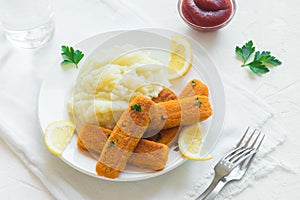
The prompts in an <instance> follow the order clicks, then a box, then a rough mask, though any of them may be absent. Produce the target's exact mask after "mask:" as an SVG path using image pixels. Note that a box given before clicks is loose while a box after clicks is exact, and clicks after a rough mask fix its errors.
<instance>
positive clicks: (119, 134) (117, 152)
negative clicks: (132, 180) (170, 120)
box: [96, 96, 155, 178]
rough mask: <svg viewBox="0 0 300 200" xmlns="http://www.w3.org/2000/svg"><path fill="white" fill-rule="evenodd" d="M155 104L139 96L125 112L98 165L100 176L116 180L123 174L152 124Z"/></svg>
mask: <svg viewBox="0 0 300 200" xmlns="http://www.w3.org/2000/svg"><path fill="white" fill-rule="evenodd" d="M154 104H155V103H154V102H153V101H151V100H150V99H148V98H146V97H142V96H137V97H135V98H134V99H133V101H132V102H131V103H130V104H129V108H128V109H127V110H126V111H124V113H123V114H122V116H121V118H120V119H119V121H118V123H117V125H116V126H115V127H114V129H113V131H112V133H111V134H110V137H109V138H108V140H107V141H106V143H105V145H104V147H103V150H102V152H101V155H100V158H99V160H98V162H97V164H96V172H97V174H98V175H99V176H104V177H107V178H116V177H117V176H118V175H119V173H120V172H122V171H123V170H124V169H125V167H126V164H127V161H128V159H129V157H130V156H131V155H132V153H133V151H134V149H135V148H136V146H137V144H138V142H139V141H140V139H141V137H142V135H143V134H144V132H145V130H146V129H147V127H148V126H149V123H150V115H149V110H150V108H151V106H153V105H154Z"/></svg>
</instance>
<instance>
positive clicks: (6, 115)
mask: <svg viewBox="0 0 300 200" xmlns="http://www.w3.org/2000/svg"><path fill="white" fill-rule="evenodd" d="M131 3H132V2H131ZM135 3H136V4H137V5H134V6H133V4H128V3H124V2H123V1H94V0H90V1H83V0H82V1H81V0H76V1H64V2H60V1H54V5H55V11H56V33H55V37H54V38H53V40H52V41H51V42H50V43H49V44H47V45H46V46H44V47H43V48H41V49H38V50H23V49H17V48H15V47H13V46H12V45H11V44H10V43H9V42H8V41H7V40H6V39H5V38H4V35H3V32H1V35H0V41H1V47H0V60H1V61H2V62H1V63H4V64H3V65H2V66H0V88H1V91H0V97H1V98H0V111H1V112H0V137H1V138H2V139H4V141H5V142H6V143H7V144H8V145H10V147H11V148H12V149H13V151H14V152H15V153H16V154H17V155H18V156H19V157H20V158H21V160H22V161H23V162H24V163H25V165H26V166H27V167H28V168H29V169H30V170H32V172H33V173H34V174H35V175H36V176H37V177H38V178H39V179H40V180H41V182H42V183H43V184H44V185H45V186H46V187H47V188H48V190H49V191H50V192H51V193H52V194H53V196H55V197H56V198H59V199H71V198H75V199H80V198H85V199H96V198H97V199H98V198H99V197H101V199H120V198H121V197H122V198H123V199H141V198H142V199H183V198H187V199H189V198H191V199H192V198H194V197H195V195H196V194H197V193H199V192H200V191H201V190H203V189H204V185H205V184H207V183H208V182H209V179H210V178H211V177H210V176H209V173H208V172H210V170H211V169H212V166H213V164H214V163H215V162H216V161H217V159H218V158H219V157H220V156H221V155H222V153H223V151H226V150H228V149H229V148H230V147H231V145H232V144H233V143H234V141H236V140H237V138H238V137H239V136H240V134H241V133H242V131H243V130H244V129H245V128H246V127H247V126H248V125H249V124H250V125H253V126H256V127H262V129H263V131H264V132H266V134H267V139H266V141H265V142H264V146H263V148H262V153H260V155H259V156H258V159H256V164H255V165H253V167H252V168H251V170H250V173H249V174H251V176H250V175H249V174H248V176H247V177H246V178H245V179H244V180H243V182H240V183H239V184H232V185H231V186H229V187H227V188H226V190H224V191H223V193H222V194H221V196H219V198H230V197H231V196H232V195H234V194H236V193H239V192H240V191H241V190H243V189H244V188H245V187H248V186H249V183H252V182H253V181H255V179H256V178H258V177H262V176H264V175H266V174H268V173H270V171H272V170H273V169H275V168H286V167H285V166H284V165H283V164H282V163H280V160H278V159H275V158H272V157H270V155H269V152H270V151H273V147H275V146H276V145H278V144H280V143H282V142H283V141H284V138H285V133H284V131H283V130H282V129H281V128H280V126H279V125H278V123H277V122H275V121H274V119H273V118H274V113H275V115H276V112H273V111H271V110H270V109H269V108H268V106H267V105H266V104H265V102H264V101H262V100H261V99H259V98H258V97H255V96H254V95H253V94H251V93H248V92H247V91H246V90H248V88H251V90H252V91H255V89H256V88H259V90H257V91H258V92H257V93H259V94H260V96H263V97H265V95H270V97H269V98H271V99H272V95H271V94H272V93H271V91H270V90H269V88H273V89H274V87H271V86H269V85H268V84H267V83H266V82H267V81H270V82H271V81H272V80H271V79H272V76H273V77H275V78H277V76H280V75H281V74H280V72H281V71H283V72H284V68H285V67H287V65H286V63H290V61H288V60H287V58H290V57H288V56H287V55H286V51H287V46H288V45H291V44H290V43H288V42H285V41H287V40H283V39H282V38H280V37H288V36H290V37H291V40H292V39H295V40H296V37H295V36H294V35H293V34H294V33H298V32H297V31H298V29H294V28H293V27H290V29H289V31H285V32H284V30H283V29H284V28H285V25H286V22H285V20H284V19H287V20H288V19H290V18H289V16H290V15H288V16H284V15H282V14H280V15H278V16H277V15H275V14H277V13H276V12H275V11H276V9H277V11H278V10H280V9H282V8H285V7H286V8H287V3H284V2H282V3H281V4H280V7H279V6H277V7H276V9H273V10H272V11H270V13H269V15H266V14H264V13H261V11H260V10H258V9H257V8H256V6H258V5H259V6H262V7H264V8H267V7H268V5H267V3H266V2H261V3H256V4H255V3H250V2H248V3H243V4H242V3H241V7H239V10H238V13H237V15H236V17H235V19H234V20H233V22H232V23H231V24H230V25H229V26H228V27H226V28H225V29H223V30H221V31H219V32H214V33H199V32H196V31H192V30H190V29H189V28H188V27H186V26H185V25H184V24H183V23H182V22H181V21H180V19H179V17H178V16H177V13H176V2H168V1H160V2H157V1H154V2H153V3H150V2H148V3H147V2H144V3H142V2H135ZM142 4H143V5H142ZM160 4H162V5H161V6H159V5H160ZM141 5H142V6H141ZM140 6H141V7H143V8H144V10H141V9H137V8H139V7H140ZM152 8H153V10H152ZM154 8H157V10H156V9H155V14H153V12H154ZM274 10H275V11H274ZM253 11H256V12H253ZM286 14H287V13H286ZM291 14H293V12H292V11H291ZM260 15H261V16H264V17H265V18H264V19H265V21H261V20H259V18H258V16H260ZM274 16H277V17H274ZM291 20H293V18H292V19H291ZM66 22H68V23H66ZM267 22H268V23H267ZM149 26H151V27H165V28H170V29H175V30H176V31H178V32H180V33H183V34H187V35H189V36H191V37H193V38H194V39H196V40H197V41H198V42H199V43H201V44H202V45H203V46H204V47H206V49H207V50H208V52H209V53H210V54H211V56H212V57H213V58H214V59H215V61H216V63H217V66H218V67H219V70H220V72H221V74H222V77H223V78H224V83H225V92H226V94H227V97H226V103H227V107H228V108H227V110H228V112H227V116H226V122H225V126H224V130H223V137H222V138H221V140H220V141H219V143H218V148H216V150H215V152H213V155H214V158H215V159H214V160H213V161H210V162H205V163H197V162H187V163H186V164H184V165H183V166H181V167H179V168H178V169H176V170H174V171H172V172H170V173H168V174H165V175H163V176H161V177H158V178H154V179H151V180H146V181H139V182H135V183H112V182H107V181H101V180H97V179H95V178H91V177H88V176H86V175H83V174H81V173H79V172H77V171H76V170H74V169H71V168H70V167H69V166H67V165H66V164H65V163H63V162H62V161H61V160H59V159H58V158H56V157H55V156H53V155H51V154H50V153H49V152H48V151H47V150H46V148H45V147H44V146H43V138H42V136H41V134H40V133H39V125H38V120H37V115H36V102H37V95H38V91H39V87H40V84H41V82H42V80H43V79H44V77H46V76H47V70H51V69H49V67H48V66H47V63H49V62H51V61H52V60H55V59H56V58H57V57H58V56H59V53H60V45H61V44H75V43H77V42H78V41H80V40H83V39H85V38H86V37H89V36H91V35H94V34H96V33H99V32H105V31H109V30H115V29H127V28H139V27H149ZM264 26H265V27H266V31H265V32H262V31H257V30H258V28H263V27H264ZM273 31H274V32H273ZM262 33H264V34H266V35H261V34H262ZM267 33H272V34H267ZM265 37H266V40H264V39H265ZM249 39H253V40H254V42H255V44H257V45H258V46H259V47H260V48H268V49H272V52H274V54H275V55H278V56H279V57H280V58H282V59H284V60H283V61H284V64H283V66H282V67H279V68H278V69H273V70H272V71H274V72H271V73H270V75H267V76H266V77H253V76H251V75H250V74H248V73H247V71H246V70H245V69H241V68H240V67H239V65H240V61H238V60H237V59H236V58H235V56H234V47H235V46H236V45H240V44H243V43H244V42H245V41H247V40H249ZM265 41H268V42H265ZM296 41H297V40H296ZM298 41H299V40H298ZM278 46H280V48H278ZM282 68H283V69H282ZM291 71H292V70H291ZM297 73H298V74H299V71H297V70H295V74H297ZM284 77H285V76H283V78H284ZM295 77H296V76H295ZM283 78H282V77H280V78H277V79H276V80H282V81H283V82H287V80H286V79H283ZM229 79H237V80H238V84H237V81H235V83H232V82H231V81H230V80H229ZM272 83H273V82H272ZM242 84H245V85H247V87H248V88H247V89H243V88H241V87H240V86H238V85H242ZM273 84H275V81H274V83H273ZM279 84H282V83H279ZM275 89H276V88H275ZM274 101H275V100H274ZM275 103H276V102H275ZM275 105H276V104H275ZM287 105H291V104H287ZM280 108H282V107H280ZM237 116H238V117H237ZM79 180H80V181H79ZM20 195H21V194H20Z"/></svg>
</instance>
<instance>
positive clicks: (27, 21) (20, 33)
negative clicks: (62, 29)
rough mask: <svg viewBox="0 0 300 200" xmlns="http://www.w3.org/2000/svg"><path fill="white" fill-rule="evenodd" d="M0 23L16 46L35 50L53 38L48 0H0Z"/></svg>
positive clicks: (51, 9)
mask: <svg viewBox="0 0 300 200" xmlns="http://www.w3.org/2000/svg"><path fill="white" fill-rule="evenodd" d="M0 3H1V7H2V8H0V21H1V23H2V26H3V28H4V30H5V34H6V36H7V38H8V39H9V40H10V41H11V42H12V43H13V44H15V45H16V46H19V47H22V48H36V47H40V46H42V45H43V44H45V43H47V42H48V41H49V40H50V39H51V38H52V36H53V33H54V29H55V24H54V19H53V7H52V5H51V2H50V0H0Z"/></svg>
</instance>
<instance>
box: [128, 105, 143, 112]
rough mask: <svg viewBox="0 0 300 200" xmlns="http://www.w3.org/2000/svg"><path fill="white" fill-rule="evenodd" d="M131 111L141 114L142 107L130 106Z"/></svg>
mask: <svg viewBox="0 0 300 200" xmlns="http://www.w3.org/2000/svg"><path fill="white" fill-rule="evenodd" d="M130 109H131V110H136V111H137V112H142V106H141V105H139V104H134V105H132V106H130Z"/></svg>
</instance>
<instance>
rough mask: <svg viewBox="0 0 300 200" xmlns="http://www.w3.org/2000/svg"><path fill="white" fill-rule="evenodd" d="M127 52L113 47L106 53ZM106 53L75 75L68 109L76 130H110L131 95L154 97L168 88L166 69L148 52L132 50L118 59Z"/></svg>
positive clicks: (87, 62) (88, 62)
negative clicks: (85, 126) (86, 126)
mask: <svg viewBox="0 0 300 200" xmlns="http://www.w3.org/2000/svg"><path fill="white" fill-rule="evenodd" d="M127 49H128V48H126V47H114V48H113V49H112V50H111V51H110V52H113V54H114V55H116V54H117V55H121V54H122V53H123V52H126V50H127ZM106 53H107V52H106ZM108 54H109V55H108V56H106V55H101V59H97V58H91V59H90V60H89V61H86V62H85V64H84V66H83V68H82V70H81V71H80V73H79V75H78V78H77V81H76V83H75V86H74V90H73V96H72V101H70V103H69V105H68V110H69V114H71V115H72V118H73V119H74V120H75V122H76V124H77V126H79V127H80V126H81V124H83V123H92V124H97V125H100V126H103V127H106V128H110V129H112V128H113V127H114V126H115V124H116V122H117V121H118V119H119V118H120V115H121V114H122V113H123V111H124V110H125V109H126V108H127V106H128V103H129V102H130V100H132V99H133V98H134V97H135V96H137V95H142V96H146V97H149V98H152V97H157V96H158V94H159V92H160V91H161V90H162V89H163V88H164V87H168V86H170V83H169V82H168V78H167V77H168V76H167V70H168V69H167V68H166V67H164V66H163V65H161V63H160V62H159V61H157V60H155V59H153V58H151V55H150V53H147V52H145V51H134V52H132V53H127V54H124V55H122V56H121V57H119V58H118V59H113V58H112V56H111V55H112V54H111V53H108Z"/></svg>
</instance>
